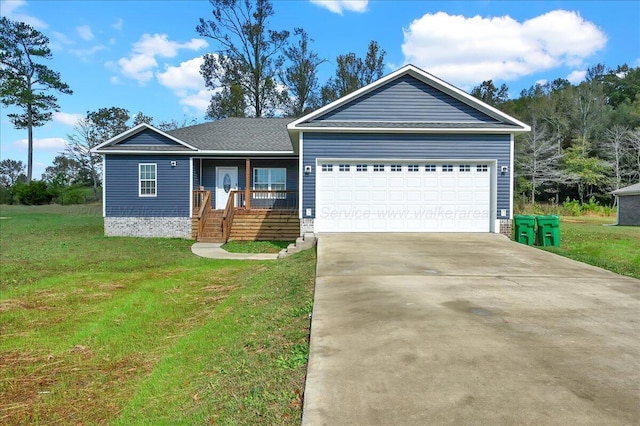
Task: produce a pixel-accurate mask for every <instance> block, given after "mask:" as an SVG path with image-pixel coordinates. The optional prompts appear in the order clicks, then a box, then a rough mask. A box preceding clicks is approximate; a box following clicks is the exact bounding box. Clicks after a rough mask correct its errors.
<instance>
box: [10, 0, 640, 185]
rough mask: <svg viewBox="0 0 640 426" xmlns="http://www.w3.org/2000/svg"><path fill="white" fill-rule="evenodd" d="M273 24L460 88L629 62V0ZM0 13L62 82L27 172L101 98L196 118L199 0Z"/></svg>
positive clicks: (639, 51)
mask: <svg viewBox="0 0 640 426" xmlns="http://www.w3.org/2000/svg"><path fill="white" fill-rule="evenodd" d="M273 4H274V9H275V16H274V17H273V18H272V20H271V24H272V25H271V27H272V28H273V29H278V30H280V29H287V30H290V31H292V30H293V28H294V27H303V28H304V29H305V30H306V31H307V32H308V33H309V35H310V36H311V37H312V38H313V39H314V44H313V48H314V50H316V51H317V52H318V53H319V54H320V56H321V57H324V58H327V59H328V60H329V62H327V63H325V64H324V65H322V67H321V69H320V75H319V77H320V81H321V82H324V81H326V80H327V79H328V78H329V77H330V76H331V75H332V74H333V71H334V69H335V68H334V67H335V57H336V56H337V55H339V54H343V53H347V52H350V51H353V52H356V53H357V54H358V55H361V56H363V55H364V53H365V51H366V47H367V44H368V43H369V41H370V40H376V41H378V42H379V43H380V45H381V46H382V48H384V49H385V51H386V52H387V56H386V71H387V72H391V71H393V70H395V69H397V68H398V67H400V66H402V65H404V64H406V63H412V64H414V65H416V66H419V67H421V68H423V69H425V70H426V71H428V72H430V73H432V74H434V75H436V76H438V77H440V78H442V79H444V80H446V81H448V82H449V83H452V84H454V85H456V86H458V87H460V88H462V89H464V90H470V89H471V88H472V87H473V86H474V85H477V84H479V83H480V82H482V81H483V80H488V79H493V80H494V81H496V82H497V83H506V84H507V85H508V86H509V88H510V94H511V96H513V97H517V96H518V94H519V93H520V91H521V90H522V89H525V88H528V87H530V86H531V85H533V84H535V83H536V82H537V81H545V80H552V79H555V78H558V77H563V78H568V79H570V80H571V81H572V82H574V83H578V82H579V81H580V80H581V79H582V78H583V76H584V71H585V70H586V68H588V67H589V66H591V65H594V64H596V63H599V62H600V63H604V64H605V65H607V66H609V67H615V66H617V65H621V64H623V63H627V64H629V65H632V66H640V2H638V1H520V2H519V1H509V2H508V1H446V2H445V1H439V2H432V1H402V0H400V1H366V0H362V1H356V0H353V1H343V0H336V1H333V0H327V1H313V0H312V1H305V0H289V1H282V0H275V1H273ZM0 14H1V15H2V16H6V17H9V18H10V19H13V20H20V21H24V22H27V23H29V24H31V25H33V26H34V27H36V28H37V29H39V30H40V31H42V32H43V33H44V34H45V35H47V36H48V37H49V39H50V41H51V44H50V47H51V49H52V53H53V59H52V60H50V61H47V64H48V65H49V66H50V67H51V68H52V69H54V70H56V71H59V72H60V73H61V76H62V79H63V81H65V82H66V83H68V84H69V85H70V86H71V88H72V89H73V90H74V94H73V95H71V96H68V95H61V96H59V97H58V99H59V104H60V112H58V113H56V114H55V115H54V120H53V121H51V122H49V123H47V124H46V125H45V126H43V127H39V128H36V129H35V131H34V138H35V152H34V178H40V175H41V174H42V172H43V171H44V169H45V168H46V167H47V166H48V165H50V164H51V161H52V160H53V158H54V157H55V156H56V155H57V154H58V153H59V152H61V151H62V150H63V149H64V144H65V142H66V140H67V139H68V137H67V135H69V134H71V133H73V126H74V124H75V122H76V120H77V119H78V118H80V117H82V116H84V115H85V114H86V112H87V111H95V110H97V109H99V108H102V107H111V106H118V107H123V108H127V109H128V110H129V111H130V112H131V113H132V114H135V113H136V112H138V111H142V112H144V113H145V114H147V115H151V116H153V117H154V118H155V119H156V120H172V119H175V120H178V121H182V120H183V119H185V118H187V119H192V118H195V119H197V120H198V121H203V119H204V111H205V109H206V106H207V104H208V99H209V98H210V96H211V93H210V92H207V91H206V90H205V88H204V83H203V81H202V78H201V77H200V75H199V73H198V70H199V64H200V61H201V56H202V55H203V54H204V53H206V52H213V51H215V50H216V48H217V46H216V45H215V44H214V42H213V41H212V40H208V39H204V38H201V37H199V36H198V34H197V33H196V31H195V27H196V25H197V23H198V20H199V18H201V17H204V18H208V17H209V16H211V6H210V4H209V2H208V1H206V0H201V1H189V0H186V1H171V0H164V1H70V0H67V1H55V0H48V1H25V0H9V1H5V0H0ZM10 111H11V110H10V109H7V108H4V107H2V111H1V117H0V157H1V158H2V159H4V158H11V159H14V160H21V161H23V162H24V163H26V157H27V148H26V130H15V129H13V126H12V125H11V123H10V122H9V120H8V119H7V113H8V112H10Z"/></svg>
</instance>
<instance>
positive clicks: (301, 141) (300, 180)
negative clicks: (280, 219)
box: [298, 132, 304, 219]
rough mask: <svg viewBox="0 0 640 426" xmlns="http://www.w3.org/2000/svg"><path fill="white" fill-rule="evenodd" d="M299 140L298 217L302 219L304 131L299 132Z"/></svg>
mask: <svg viewBox="0 0 640 426" xmlns="http://www.w3.org/2000/svg"><path fill="white" fill-rule="evenodd" d="M298 138H299V141H298V219H302V217H303V215H302V186H303V179H304V164H303V161H304V133H303V132H300V133H299V136H298Z"/></svg>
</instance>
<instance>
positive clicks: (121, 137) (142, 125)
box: [91, 123, 198, 153]
mask: <svg viewBox="0 0 640 426" xmlns="http://www.w3.org/2000/svg"><path fill="white" fill-rule="evenodd" d="M147 129H148V130H151V131H153V132H156V133H158V134H159V135H161V136H164V137H166V138H169V139H170V140H172V141H174V142H176V143H177V144H180V145H182V146H184V147H186V148H189V149H192V150H194V151H197V150H198V148H196V147H193V146H191V145H189V144H188V143H186V142H183V141H181V140H180V139H178V138H176V137H174V136H171V135H169V134H167V133H165V132H163V131H162V130H160V129H156V128H155V127H153V126H151V125H149V124H147V123H140V124H138V125H137V126H135V127H133V128H131V129H129V130H127V131H124V132H122V133H120V134H119V135H116V136H114V137H112V138H111V139H109V140H108V141H105V142H102V143H101V144H100V145H98V146H96V147H94V148H92V149H91V152H93V153H99V152H98V150H99V149H100V148H103V147H105V146H109V145H113V144H116V143H118V142H121V141H123V140H125V139H126V138H128V137H131V136H133V135H136V134H138V133H140V132H141V131H143V130H147Z"/></svg>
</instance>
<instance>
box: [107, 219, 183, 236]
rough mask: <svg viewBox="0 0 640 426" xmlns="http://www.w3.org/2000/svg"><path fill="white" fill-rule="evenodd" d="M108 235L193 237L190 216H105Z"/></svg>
mask: <svg viewBox="0 0 640 426" xmlns="http://www.w3.org/2000/svg"><path fill="white" fill-rule="evenodd" d="M104 234H105V235H106V236H107V237H162V238H185V239H188V240H190V239H191V218H189V217H105V218H104Z"/></svg>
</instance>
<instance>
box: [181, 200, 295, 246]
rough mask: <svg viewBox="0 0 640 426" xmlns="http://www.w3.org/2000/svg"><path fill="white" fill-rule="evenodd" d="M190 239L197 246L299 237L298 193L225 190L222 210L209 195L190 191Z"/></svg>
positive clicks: (286, 239) (285, 239) (283, 239)
mask: <svg viewBox="0 0 640 426" xmlns="http://www.w3.org/2000/svg"><path fill="white" fill-rule="evenodd" d="M192 212H193V215H192V226H191V237H192V238H193V239H194V240H197V241H200V242H220V243H225V242H227V241H229V240H237V241H260V240H263V241H266V240H273V241H289V240H295V239H296V238H297V237H299V236H300V219H299V218H298V191H274V190H254V189H243V190H229V194H228V198H227V203H226V206H225V208H224V209H214V208H213V204H212V193H211V191H209V190H206V189H200V190H196V191H193V206H192Z"/></svg>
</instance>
